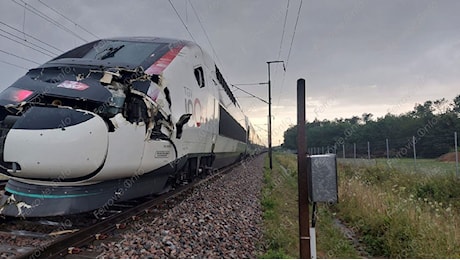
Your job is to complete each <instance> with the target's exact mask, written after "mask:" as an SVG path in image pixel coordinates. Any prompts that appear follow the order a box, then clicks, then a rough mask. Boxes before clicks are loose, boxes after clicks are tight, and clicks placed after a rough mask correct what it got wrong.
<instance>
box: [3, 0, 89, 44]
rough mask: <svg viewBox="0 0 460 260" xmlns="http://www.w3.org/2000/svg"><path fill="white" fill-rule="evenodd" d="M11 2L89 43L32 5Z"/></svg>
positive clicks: (13, 0)
mask: <svg viewBox="0 0 460 260" xmlns="http://www.w3.org/2000/svg"><path fill="white" fill-rule="evenodd" d="M11 1H12V2H13V3H15V4H17V5H19V6H21V7H24V8H25V9H27V10H28V11H30V12H31V13H33V14H35V15H37V16H39V17H41V18H42V19H44V20H46V21H48V22H49V23H51V24H53V25H55V26H56V27H58V28H60V29H61V30H63V31H66V32H68V33H70V34H72V35H73V36H75V37H77V38H79V39H80V40H82V41H84V42H88V40H87V39H85V38H83V37H81V36H80V35H78V34H77V33H75V32H74V31H72V30H71V29H69V28H67V27H65V26H64V25H62V24H60V23H59V22H58V21H56V20H54V19H53V18H51V17H49V16H48V15H46V14H44V13H43V12H41V11H39V10H38V9H37V8H35V7H33V6H32V5H30V4H28V3H26V2H24V1H23V0H19V1H21V2H22V3H23V5H22V4H20V3H18V2H16V0H11Z"/></svg>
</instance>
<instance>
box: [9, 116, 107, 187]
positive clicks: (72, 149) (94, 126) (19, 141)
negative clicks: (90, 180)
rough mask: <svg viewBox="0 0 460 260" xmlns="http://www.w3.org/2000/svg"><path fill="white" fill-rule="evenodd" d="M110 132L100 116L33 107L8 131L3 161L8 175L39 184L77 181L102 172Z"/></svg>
mask: <svg viewBox="0 0 460 260" xmlns="http://www.w3.org/2000/svg"><path fill="white" fill-rule="evenodd" d="M107 147H108V129H107V125H106V123H105V122H104V120H103V119H102V118H101V117H99V116H98V115H96V114H94V113H91V112H88V111H83V110H76V109H71V108H62V107H61V108H57V107H31V108H30V109H29V110H27V111H26V112H25V113H24V114H23V115H22V116H21V117H19V119H17V121H16V122H15V123H14V125H13V126H12V128H11V129H10V130H9V131H8V133H7V135H6V139H5V142H4V145H3V161H4V162H5V164H6V165H11V169H8V173H9V174H10V175H12V176H15V177H18V178H28V179H37V180H56V179H57V180H65V179H73V180H78V179H82V178H85V176H88V175H91V174H92V173H94V172H96V171H97V170H98V169H100V168H101V167H102V166H103V164H104V161H105V158H106V155H107Z"/></svg>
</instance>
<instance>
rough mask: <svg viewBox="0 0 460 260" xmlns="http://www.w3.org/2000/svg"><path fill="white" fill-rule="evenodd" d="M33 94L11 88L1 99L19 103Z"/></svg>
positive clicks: (2, 94) (29, 91)
mask: <svg viewBox="0 0 460 260" xmlns="http://www.w3.org/2000/svg"><path fill="white" fill-rule="evenodd" d="M33 93H34V92H33V91H31V90H27V89H20V88H15V87H10V88H7V89H5V90H4V91H3V92H2V93H1V94H0V99H3V100H8V101H13V102H15V103H19V102H22V101H24V100H25V99H27V98H28V97H30V95H32V94H33Z"/></svg>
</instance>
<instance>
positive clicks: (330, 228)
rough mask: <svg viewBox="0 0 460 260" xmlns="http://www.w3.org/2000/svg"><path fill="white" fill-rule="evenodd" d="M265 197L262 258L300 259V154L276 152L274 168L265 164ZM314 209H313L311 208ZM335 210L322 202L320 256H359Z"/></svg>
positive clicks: (318, 225)
mask: <svg viewBox="0 0 460 260" xmlns="http://www.w3.org/2000/svg"><path fill="white" fill-rule="evenodd" d="M264 177H265V178H264V188H263V191H262V194H263V197H262V200H261V203H262V208H263V211H264V212H263V218H264V230H265V232H264V240H265V243H264V249H265V254H263V255H261V257H262V258H299V243H298V242H299V238H298V235H299V231H298V225H299V224H298V203H297V197H298V195H297V156H296V155H293V154H288V153H275V154H274V157H273V170H272V171H270V170H269V168H268V157H267V159H266V165H265V176H264ZM310 212H311V209H310ZM334 214H335V213H334V212H333V211H331V210H330V209H329V208H328V206H327V205H319V207H318V214H317V226H316V234H317V236H316V240H317V256H318V258H359V254H358V253H357V251H356V250H355V248H354V247H353V245H352V243H351V242H350V241H349V240H348V239H346V238H345V237H344V236H343V234H342V233H341V231H340V230H339V228H338V227H337V226H336V225H334Z"/></svg>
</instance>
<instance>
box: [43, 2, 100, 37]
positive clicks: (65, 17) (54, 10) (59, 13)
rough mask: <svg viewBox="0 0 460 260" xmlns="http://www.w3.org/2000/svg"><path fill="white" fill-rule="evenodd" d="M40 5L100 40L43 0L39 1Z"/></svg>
mask: <svg viewBox="0 0 460 260" xmlns="http://www.w3.org/2000/svg"><path fill="white" fill-rule="evenodd" d="M38 2H39V3H41V4H42V5H44V6H46V7H48V8H49V9H51V10H52V11H53V12H55V13H57V14H58V15H60V16H62V17H63V18H64V19H66V20H67V21H69V22H71V23H73V24H74V25H75V26H77V27H78V28H80V29H82V30H83V31H85V32H86V33H88V34H90V35H92V36H93V37H95V38H97V39H99V36H97V35H95V34H94V33H92V32H90V31H88V30H87V29H86V28H84V27H82V26H80V25H79V24H78V23H76V22H74V21H73V20H71V19H70V18H68V17H67V16H65V15H63V14H62V13H61V12H59V11H57V10H56V9H54V8H52V7H51V6H49V5H47V4H45V3H43V2H42V1H41V0H38Z"/></svg>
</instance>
